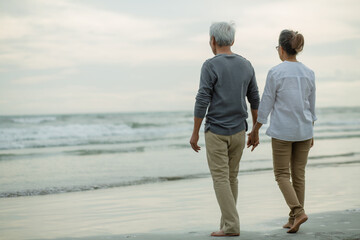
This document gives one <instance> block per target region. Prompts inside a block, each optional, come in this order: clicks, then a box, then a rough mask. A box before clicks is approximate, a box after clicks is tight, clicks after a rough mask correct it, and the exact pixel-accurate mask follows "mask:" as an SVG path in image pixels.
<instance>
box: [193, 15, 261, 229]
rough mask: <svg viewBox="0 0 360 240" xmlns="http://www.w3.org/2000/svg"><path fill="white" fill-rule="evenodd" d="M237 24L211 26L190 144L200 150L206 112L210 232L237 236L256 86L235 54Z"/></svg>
mask: <svg viewBox="0 0 360 240" xmlns="http://www.w3.org/2000/svg"><path fill="white" fill-rule="evenodd" d="M234 37H235V28H234V26H233V25H232V24H229V23H226V22H218V23H214V24H212V25H211V27H210V46H211V49H212V51H213V53H214V54H215V57H213V58H211V59H208V60H207V61H205V63H204V64H203V66H202V69H201V77H200V87H199V91H198V93H197V96H196V103H195V111H194V130H193V134H192V136H191V139H190V144H191V147H192V148H193V149H194V151H196V152H198V151H199V150H200V147H199V146H198V144H197V143H198V140H199V129H200V126H201V123H202V121H203V118H204V117H205V114H206V110H208V112H207V115H206V123H205V143H206V153H207V159H208V164H209V168H210V172H211V175H212V179H213V182H214V189H215V194H216V198H217V200H218V203H219V206H220V210H221V221H220V231H218V232H213V233H212V234H211V236H238V235H239V234H240V223H239V215H238V213H237V210H236V201H237V195H238V180H237V175H238V171H239V162H240V158H241V155H242V152H243V149H244V147H245V132H246V130H247V123H246V118H247V117H248V114H247V107H246V101H245V97H247V99H248V101H249V102H250V106H251V113H252V118H253V122H254V121H256V119H257V109H258V106H259V92H258V87H257V83H256V79H255V72H254V69H253V67H252V65H251V63H250V62H249V61H248V60H246V59H245V58H243V57H241V56H239V55H237V54H234V53H233V52H232V51H231V46H232V45H233V43H234Z"/></svg>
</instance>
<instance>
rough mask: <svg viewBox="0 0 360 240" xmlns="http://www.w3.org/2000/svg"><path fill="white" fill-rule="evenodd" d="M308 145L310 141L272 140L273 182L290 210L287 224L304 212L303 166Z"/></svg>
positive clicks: (305, 161)
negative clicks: (276, 184)
mask: <svg viewBox="0 0 360 240" xmlns="http://www.w3.org/2000/svg"><path fill="white" fill-rule="evenodd" d="M310 144H311V139H309V140H306V141H301V142H290V141H283V140H279V139H275V138H272V149H273V163H274V174H275V180H276V181H277V183H278V185H279V188H280V190H281V192H282V194H283V195H284V198H285V201H286V203H287V205H288V206H289V208H290V213H289V216H290V217H289V222H293V221H294V219H295V218H296V217H298V216H300V215H301V214H303V213H304V212H305V211H304V199H305V166H306V163H307V158H308V153H309V150H310ZM290 169H291V171H290ZM290 176H291V180H292V182H290Z"/></svg>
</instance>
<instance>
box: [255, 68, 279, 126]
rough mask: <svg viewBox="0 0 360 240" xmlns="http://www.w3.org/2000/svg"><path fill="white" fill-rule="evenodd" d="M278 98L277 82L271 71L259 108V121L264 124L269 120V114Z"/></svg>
mask: <svg viewBox="0 0 360 240" xmlns="http://www.w3.org/2000/svg"><path fill="white" fill-rule="evenodd" d="M275 98H276V82H275V79H273V77H272V74H271V71H269V73H268V75H267V78H266V84H265V88H264V93H263V95H262V97H261V101H260V106H259V110H258V118H257V121H258V122H259V123H262V124H266V123H267V120H268V116H269V114H270V112H271V111H272V109H273V107H274V104H275Z"/></svg>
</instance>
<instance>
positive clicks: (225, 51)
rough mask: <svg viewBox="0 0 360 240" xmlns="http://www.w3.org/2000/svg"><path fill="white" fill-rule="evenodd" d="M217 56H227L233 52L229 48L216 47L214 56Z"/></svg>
mask: <svg viewBox="0 0 360 240" xmlns="http://www.w3.org/2000/svg"><path fill="white" fill-rule="evenodd" d="M218 54H228V55H231V54H233V52H232V51H231V47H230V46H224V47H219V46H217V47H216V55H218Z"/></svg>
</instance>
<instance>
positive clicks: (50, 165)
mask: <svg viewBox="0 0 360 240" xmlns="http://www.w3.org/2000/svg"><path fill="white" fill-rule="evenodd" d="M317 116H318V121H317V122H316V123H315V127H314V129H315V145H314V147H313V149H311V152H310V155H309V161H308V166H307V168H326V167H329V166H331V167H334V166H341V165H347V166H349V165H352V164H355V165H358V164H359V163H360V148H359V146H360V107H347V108H330V107H329V108H318V109H317ZM248 122H249V125H250V127H251V124H250V123H251V117H250V118H249V119H248ZM192 127H193V115H192V112H191V111H189V112H147V113H106V114H105V113H104V114H62V115H60V114H59V115H56V114H50V115H26V116H0V198H14V197H21V196H33V195H48V194H61V193H66V192H80V191H96V190H97V189H107V188H124V187H127V186H132V185H142V184H152V183H156V182H169V181H180V180H184V179H187V180H191V179H197V178H208V177H210V174H209V170H208V167H207V162H206V156H205V144H204V137H203V135H202V134H201V135H200V142H199V145H200V146H201V147H202V149H201V151H200V153H195V152H193V150H192V149H191V147H190V144H189V139H190V136H191V133H192ZM266 128H267V126H266V125H265V126H264V127H263V128H262V129H261V135H260V142H261V143H260V146H259V147H258V148H257V149H256V150H255V151H254V152H251V153H250V151H249V149H246V150H244V155H243V158H242V160H241V166H240V175H242V174H255V173H257V172H266V171H268V172H271V171H272V159H271V158H272V156H271V147H270V138H269V137H268V136H266V135H265V130H266ZM202 131H203V130H202Z"/></svg>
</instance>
